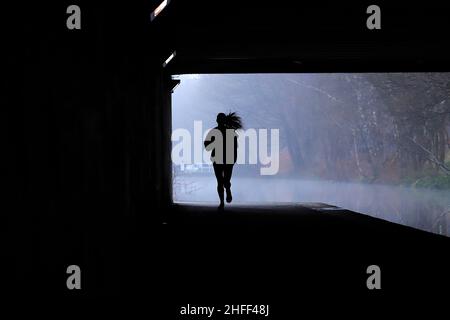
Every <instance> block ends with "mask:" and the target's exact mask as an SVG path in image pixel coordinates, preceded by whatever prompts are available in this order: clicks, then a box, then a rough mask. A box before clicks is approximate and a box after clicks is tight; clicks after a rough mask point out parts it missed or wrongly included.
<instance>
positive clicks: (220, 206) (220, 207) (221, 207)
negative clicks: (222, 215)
mask: <svg viewBox="0 0 450 320" xmlns="http://www.w3.org/2000/svg"><path fill="white" fill-rule="evenodd" d="M224 207H225V203H223V202H221V203H220V204H219V206H218V207H217V209H218V210H223V209H224Z"/></svg>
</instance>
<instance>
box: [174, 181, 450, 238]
mask: <svg viewBox="0 0 450 320" xmlns="http://www.w3.org/2000/svg"><path fill="white" fill-rule="evenodd" d="M216 185H217V184H216V181H215V178H214V175H213V174H211V175H210V176H195V175H192V176H181V177H179V178H177V182H176V184H175V185H174V201H175V202H197V201H198V202H208V203H214V204H218V200H217V192H216ZM232 191H233V204H246V203H259V204H270V203H280V202H282V203H283V202H284V203H290V202H321V203H326V204H329V205H334V206H338V207H341V208H346V209H349V210H352V211H356V212H360V213H364V214H367V215H370V216H373V217H377V218H381V219H384V220H388V221H391V222H395V223H400V224H403V225H407V226H410V227H414V228H417V229H421V230H425V231H429V232H434V233H438V234H442V235H447V236H449V235H450V229H449V226H450V223H449V222H450V219H449V218H450V194H449V192H448V191H443V190H426V189H413V188H410V187H401V186H388V185H377V184H370V185H369V184H362V183H349V182H337V181H325V180H322V181H321V180H302V179H290V178H250V177H235V178H233V179H232Z"/></svg>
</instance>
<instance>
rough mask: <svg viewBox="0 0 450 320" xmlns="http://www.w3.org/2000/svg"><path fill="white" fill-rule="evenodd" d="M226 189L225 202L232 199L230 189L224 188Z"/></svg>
mask: <svg viewBox="0 0 450 320" xmlns="http://www.w3.org/2000/svg"><path fill="white" fill-rule="evenodd" d="M226 191H227V202H228V203H230V202H231V201H232V200H233V196H232V195H231V189H230V188H228V189H226Z"/></svg>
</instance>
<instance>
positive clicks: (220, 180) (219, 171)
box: [213, 163, 224, 208]
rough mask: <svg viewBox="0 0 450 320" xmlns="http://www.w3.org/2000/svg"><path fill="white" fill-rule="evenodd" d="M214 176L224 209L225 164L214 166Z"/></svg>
mask: <svg viewBox="0 0 450 320" xmlns="http://www.w3.org/2000/svg"><path fill="white" fill-rule="evenodd" d="M213 168H214V174H215V176H216V180H217V193H218V194H219V199H220V206H219V207H220V208H223V206H224V202H223V188H224V165H223V164H215V163H214V164H213Z"/></svg>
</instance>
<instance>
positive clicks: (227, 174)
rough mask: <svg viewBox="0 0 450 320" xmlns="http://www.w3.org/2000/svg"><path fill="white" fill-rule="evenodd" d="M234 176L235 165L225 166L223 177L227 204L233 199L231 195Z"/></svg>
mask: <svg viewBox="0 0 450 320" xmlns="http://www.w3.org/2000/svg"><path fill="white" fill-rule="evenodd" d="M232 174H233V165H232V164H227V165H225V170H224V177H223V185H224V187H225V190H226V191H227V202H231V201H232V200H233V197H232V195H231V175H232Z"/></svg>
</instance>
